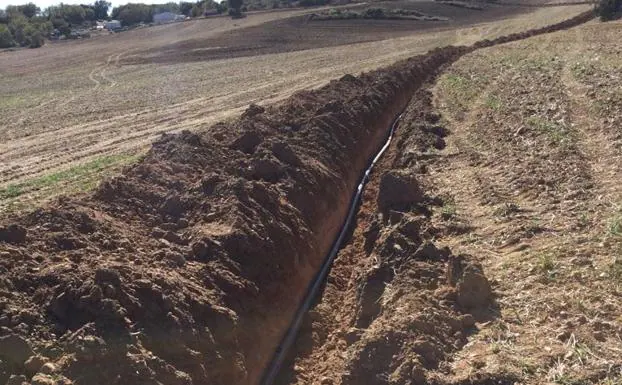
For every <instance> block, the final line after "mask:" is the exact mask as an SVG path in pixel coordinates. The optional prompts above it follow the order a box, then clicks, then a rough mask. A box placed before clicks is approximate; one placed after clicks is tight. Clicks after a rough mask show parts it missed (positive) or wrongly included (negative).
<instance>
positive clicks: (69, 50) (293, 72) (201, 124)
mask: <svg viewBox="0 0 622 385" xmlns="http://www.w3.org/2000/svg"><path fill="white" fill-rule="evenodd" d="M413 4H414V5H413ZM402 5H403V6H404V7H412V8H415V9H421V10H423V11H424V12H427V13H434V14H440V15H443V14H444V15H448V16H449V17H451V18H452V21H450V22H412V21H404V20H400V21H384V20H383V21H378V20H372V21H369V22H368V23H367V25H363V24H361V23H352V21H330V22H326V21H325V22H321V24H315V23H318V22H307V21H306V19H305V17H304V16H301V15H304V14H305V13H309V12H310V11H308V10H307V11H299V10H294V11H281V12H272V13H258V14H253V15H249V16H248V17H247V18H245V19H241V20H235V21H234V20H231V19H228V18H213V19H205V20H197V21H191V22H185V23H180V24H172V25H166V26H160V27H152V28H146V29H142V30H136V31H132V32H128V33H123V34H118V35H114V36H105V37H99V38H96V39H92V40H85V41H76V42H68V43H63V44H49V45H47V46H46V47H44V48H43V49H40V50H22V51H18V52H2V53H0V78H1V80H2V82H1V83H0V91H1V92H0V93H1V94H2V97H1V99H0V135H2V137H3V141H2V143H1V144H0V209H1V210H2V211H4V212H6V211H14V210H15V209H21V208H28V207H32V205H33V204H34V203H36V202H41V201H43V200H46V199H48V198H50V197H53V196H56V195H58V194H59V193H61V192H62V193H67V192H79V191H84V190H88V189H90V188H91V187H92V186H94V185H95V184H96V183H97V181H98V180H99V179H100V178H101V177H102V176H104V175H108V174H110V173H113V172H114V170H115V169H117V168H118V167H119V166H121V165H123V164H127V163H131V162H133V161H134V160H135V159H136V157H137V156H139V155H140V154H141V153H143V152H144V150H145V149H146V148H147V147H148V146H149V144H150V143H151V141H152V140H153V139H154V138H156V137H157V136H158V135H160V134H162V133H164V132H177V131H180V130H184V129H189V130H197V129H201V128H206V127H208V126H209V125H210V124H213V123H215V122H217V121H222V120H226V119H228V118H230V117H232V116H235V115H236V114H237V113H239V112H241V111H242V109H243V108H245V107H246V106H247V105H249V104H250V103H260V104H266V103H270V102H274V101H279V100H281V99H284V98H286V97H287V96H289V95H291V94H292V93H293V92H295V91H298V90H301V89H309V88H315V87H318V86H321V85H322V84H324V83H326V81H327V80H329V79H331V78H335V77H338V76H341V75H343V74H345V73H352V74H357V73H360V72H363V71H369V70H372V69H375V68H378V67H380V66H383V65H387V64H390V63H392V62H394V61H396V60H399V59H403V58H406V57H409V56H412V55H414V54H417V53H422V52H425V51H427V50H429V49H431V48H434V47H437V46H444V45H448V44H470V43H472V42H474V41H477V40H479V39H481V38H486V37H490V38H493V37H497V36H500V35H503V34H507V33H511V32H515V31H520V30H523V29H527V28H531V27H535V26H539V25H545V24H550V23H553V22H555V21H558V20H562V19H564V18H567V17H568V16H569V15H572V14H576V13H578V12H579V11H580V10H582V9H585V6H572V7H550V8H542V9H522V8H518V7H497V8H494V7H491V8H489V9H488V8H487V9H486V10H484V11H475V10H464V9H462V8H456V7H450V6H446V5H438V4H435V3H429V2H427V3H426V2H422V3H404V4H402ZM391 6H392V7H396V5H395V4H392V5H391ZM456 10H459V12H458V11H456ZM461 12H462V13H461ZM506 14H507V15H506ZM501 15H506V16H505V17H504V18H502V19H501V20H496V21H493V19H499V18H500V17H501ZM284 31H285V32H287V33H283V32H284ZM282 36H287V37H288V38H283V37H282ZM304 36H306V37H304ZM309 36H310V37H309ZM303 37H304V38H303ZM301 49H302V50H301ZM226 56H230V57H226Z"/></svg>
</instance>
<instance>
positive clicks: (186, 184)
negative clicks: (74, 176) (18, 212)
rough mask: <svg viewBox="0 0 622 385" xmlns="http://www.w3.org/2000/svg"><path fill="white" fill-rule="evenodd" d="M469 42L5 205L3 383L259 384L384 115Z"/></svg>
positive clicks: (251, 112)
mask: <svg viewBox="0 0 622 385" xmlns="http://www.w3.org/2000/svg"><path fill="white" fill-rule="evenodd" d="M582 17H583V18H577V19H575V20H572V21H570V22H567V23H562V24H560V25H557V26H554V27H552V29H555V28H562V27H564V26H568V25H572V23H578V22H580V21H582V20H584V19H586V18H587V17H588V16H585V15H584V16H582ZM522 36H526V35H516V36H513V37H510V38H508V39H507V40H511V39H516V38H520V37H522ZM502 41H506V40H502ZM490 44H493V43H491V42H487V43H485V44H484V45H490ZM470 50H472V49H471V48H464V47H448V48H444V49H438V50H434V51H432V52H430V53H429V54H427V55H423V56H419V57H415V58H412V59H409V60H407V61H404V62H400V63H398V64H395V65H394V66H391V67H389V68H387V69H383V70H379V71H375V72H373V73H369V74H364V75H362V76H360V77H358V78H356V77H353V76H349V75H347V76H344V77H343V78H342V79H340V80H336V81H333V82H331V83H330V84H328V85H327V86H325V87H323V88H321V89H319V90H316V91H311V92H301V93H298V94H295V95H294V96H292V97H291V98H290V99H288V100H286V101H285V102H284V103H282V104H280V105H277V106H272V107H267V108H265V109H264V108H262V107H258V106H251V107H249V108H248V110H247V111H246V112H245V113H244V114H243V115H242V117H241V118H240V119H239V120H237V121H235V122H233V123H231V124H217V125H215V126H213V127H211V128H210V129H209V130H206V131H204V132H201V133H190V132H183V133H181V134H179V135H164V136H163V137H162V138H161V139H160V140H158V141H157V142H156V143H154V145H153V148H152V149H151V151H150V152H149V153H148V154H147V155H146V157H145V158H144V159H143V160H142V161H141V162H139V163H138V164H137V165H135V166H133V167H131V168H129V169H127V170H126V171H125V172H124V173H123V175H122V176H120V177H118V178H115V179H111V180H107V181H105V182H104V183H102V184H101V186H100V187H99V188H98V189H97V190H96V191H95V192H94V193H93V194H92V195H89V196H85V197H81V198H72V199H68V198H66V199H61V200H59V201H58V202H56V203H54V204H53V205H51V206H49V207H46V208H41V209H38V210H35V211H34V212H32V213H30V214H28V215H25V216H20V217H15V218H10V219H6V220H4V221H3V223H0V256H1V257H2V258H1V259H0V263H1V270H0V293H1V294H2V300H1V301H0V310H1V315H0V326H1V327H0V359H1V360H2V361H1V363H0V383H4V382H5V381H7V380H9V381H11V382H10V383H20V381H22V380H27V379H29V378H30V379H31V381H32V383H33V384H35V383H36V384H52V383H71V382H73V383H76V384H89V385H90V384H207V383H209V384H248V383H254V382H255V381H256V379H257V378H258V375H259V373H260V371H261V370H262V368H263V367H264V365H265V363H266V362H267V360H269V358H270V356H271V354H272V351H273V349H274V347H275V344H276V341H277V340H278V338H279V336H280V335H281V334H282V332H283V331H284V330H285V328H286V327H287V325H288V323H289V321H290V317H291V314H292V312H293V310H294V309H295V308H296V304H297V303H298V302H299V300H300V297H301V295H302V294H303V292H304V291H305V288H306V286H307V284H308V282H309V280H310V279H311V277H312V275H313V274H314V272H315V270H316V269H317V267H318V266H319V264H320V263H321V261H322V259H323V257H324V255H325V253H326V251H327V250H328V248H329V247H330V245H331V243H332V241H333V238H334V236H335V234H336V233H337V231H338V230H339V228H340V226H341V222H342V220H343V218H344V216H345V212H346V210H347V208H348V203H349V200H350V194H351V193H352V191H353V190H354V187H355V185H356V183H357V179H358V177H359V174H360V172H361V171H362V169H363V168H364V166H365V165H366V163H367V161H368V159H369V157H370V156H371V155H372V154H373V153H374V152H375V151H376V149H377V147H378V146H379V144H380V142H381V141H382V140H383V139H384V136H385V135H386V129H387V127H388V125H389V123H390V122H391V121H392V119H393V118H394V117H395V115H396V114H397V113H398V112H399V111H401V109H402V108H403V107H404V106H405V105H406V104H407V102H408V100H409V98H410V96H411V95H412V94H413V92H414V91H415V90H416V89H417V87H419V86H420V85H421V84H422V82H423V81H424V80H425V79H426V78H428V77H429V76H431V74H433V73H434V72H435V71H436V70H438V68H440V67H441V66H442V65H444V64H445V63H448V62H450V61H452V60H455V59H456V58H458V57H459V56H460V55H461V54H463V53H464V52H468V51H470ZM401 203H403V202H401ZM460 266H462V265H460ZM459 270H460V269H459ZM462 270H464V269H462ZM462 270H460V271H462ZM467 270H468V269H466V270H464V271H467ZM458 276H460V275H458ZM457 279H458V281H459V278H457ZM456 284H457V283H456ZM372 292H373V290H372ZM352 365H358V364H356V362H354V363H353V364H352ZM10 376H15V377H13V379H10ZM20 376H24V377H20Z"/></svg>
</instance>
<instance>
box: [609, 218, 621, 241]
mask: <svg viewBox="0 0 622 385" xmlns="http://www.w3.org/2000/svg"><path fill="white" fill-rule="evenodd" d="M607 230H608V231H609V234H611V235H613V236H616V237H620V236H622V216H617V217H614V218H613V219H611V220H610V221H609V225H608V226H607Z"/></svg>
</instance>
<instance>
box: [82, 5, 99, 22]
mask: <svg viewBox="0 0 622 385" xmlns="http://www.w3.org/2000/svg"><path fill="white" fill-rule="evenodd" d="M82 8H83V9H84V20H87V21H95V20H97V18H96V17H95V10H94V9H93V8H92V7H91V6H88V5H87V6H84V5H83V6H82Z"/></svg>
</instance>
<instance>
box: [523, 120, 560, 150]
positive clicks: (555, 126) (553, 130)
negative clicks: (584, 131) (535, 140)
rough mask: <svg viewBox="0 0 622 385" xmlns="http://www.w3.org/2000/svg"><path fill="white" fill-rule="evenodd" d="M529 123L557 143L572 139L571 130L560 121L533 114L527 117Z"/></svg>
mask: <svg viewBox="0 0 622 385" xmlns="http://www.w3.org/2000/svg"><path fill="white" fill-rule="evenodd" d="M526 123H527V125H528V126H529V127H531V128H533V129H535V130H536V131H538V132H539V133H541V134H544V135H546V136H547V137H548V138H549V140H550V141H551V142H553V143H554V144H556V145H560V144H564V143H567V142H569V141H570V131H569V130H568V129H566V128H565V127H564V126H562V125H561V124H559V123H554V122H551V121H548V120H546V119H543V118H539V117H536V116H532V117H530V118H528V119H527V122H526Z"/></svg>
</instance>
